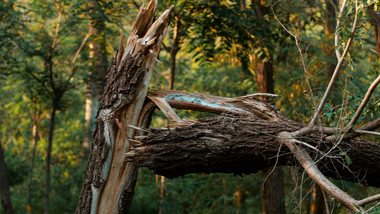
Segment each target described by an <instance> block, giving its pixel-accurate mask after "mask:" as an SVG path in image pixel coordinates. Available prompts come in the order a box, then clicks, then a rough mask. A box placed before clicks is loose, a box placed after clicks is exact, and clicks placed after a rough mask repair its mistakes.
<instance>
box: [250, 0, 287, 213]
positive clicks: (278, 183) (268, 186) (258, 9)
mask: <svg viewBox="0 0 380 214" xmlns="http://www.w3.org/2000/svg"><path fill="white" fill-rule="evenodd" d="M253 4H254V6H253V7H254V9H255V13H256V17H257V18H258V19H260V20H261V22H262V23H267V24H268V25H269V23H268V21H267V20H265V15H266V14H268V13H269V11H270V10H269V8H267V7H265V1H257V0H256V1H254V2H253ZM268 31H269V29H268ZM251 58H252V62H251V63H252V64H253V65H254V72H255V81H256V84H257V89H258V92H259V93H272V94H273V93H274V80H273V74H274V70H273V64H272V53H270V56H267V58H268V59H267V60H266V61H262V60H259V57H258V56H256V55H254V54H253V55H252V57H251ZM264 99H265V98H264ZM283 174H284V173H283V170H282V168H280V167H276V168H275V169H274V170H273V172H272V173H271V174H269V175H268V179H267V180H266V181H265V184H264V193H265V194H264V195H265V196H266V201H267V203H266V205H267V207H266V208H263V209H265V210H266V212H267V213H268V214H281V213H286V211H285V193H284V181H283V177H284V176H283ZM265 177H266V175H265ZM273 188H274V189H273Z"/></svg>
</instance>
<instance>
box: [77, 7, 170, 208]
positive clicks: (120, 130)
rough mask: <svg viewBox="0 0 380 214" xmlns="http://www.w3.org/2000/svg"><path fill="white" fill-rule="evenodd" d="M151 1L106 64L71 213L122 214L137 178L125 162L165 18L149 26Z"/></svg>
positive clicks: (141, 10)
mask: <svg viewBox="0 0 380 214" xmlns="http://www.w3.org/2000/svg"><path fill="white" fill-rule="evenodd" d="M156 7H157V2H156V1H151V2H150V3H149V5H148V6H147V7H144V6H143V7H142V8H141V9H140V12H139V14H138V17H137V20H136V23H135V25H134V28H133V29H132V32H131V34H130V37H129V39H128V41H127V46H126V48H125V49H124V48H123V40H121V42H120V43H121V44H120V48H119V52H118V54H117V55H116V58H114V59H113V60H112V62H111V65H110V67H109V70H108V74H107V84H106V87H105V89H104V93H103V96H102V98H101V100H100V103H99V111H98V115H97V121H96V128H95V130H94V134H93V138H94V141H93V143H92V144H91V152H90V157H89V161H88V165H87V170H86V175H85V179H84V182H83V186H82V191H81V195H80V198H79V201H78V206H77V209H76V213H81V214H82V213H126V212H127V211H128V208H129V205H130V203H131V199H132V195H133V188H134V185H135V183H136V178H137V167H136V166H133V165H132V164H130V163H127V162H125V161H124V159H125V152H127V151H129V148H130V145H133V142H132V141H130V139H132V138H133V137H134V135H135V130H134V129H131V128H130V126H129V125H133V126H137V125H140V124H139V123H138V121H139V115H140V112H141V110H142V109H143V104H144V100H145V96H146V93H147V87H148V84H149V82H150V77H151V75H152V71H153V67H154V64H155V62H156V59H157V57H158V53H159V51H160V45H161V43H162V40H163V38H164V37H165V34H166V28H167V25H168V23H169V19H170V17H169V13H170V11H171V9H172V8H170V9H168V10H167V11H165V12H164V13H163V14H162V15H161V17H160V18H159V19H158V20H157V21H155V22H154V12H155V10H156Z"/></svg>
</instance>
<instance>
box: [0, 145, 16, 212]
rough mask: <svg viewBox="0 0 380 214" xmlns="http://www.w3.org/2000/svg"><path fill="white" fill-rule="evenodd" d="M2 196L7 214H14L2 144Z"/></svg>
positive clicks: (0, 173) (0, 147)
mask: <svg viewBox="0 0 380 214" xmlns="http://www.w3.org/2000/svg"><path fill="white" fill-rule="evenodd" d="M0 196H1V205H2V206H3V209H4V213H5V214H13V213H14V211H13V206H12V201H11V192H10V191H9V182H8V173H7V167H6V164H5V157H4V150H3V146H2V145H1V142H0Z"/></svg>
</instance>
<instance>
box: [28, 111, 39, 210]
mask: <svg viewBox="0 0 380 214" xmlns="http://www.w3.org/2000/svg"><path fill="white" fill-rule="evenodd" d="M38 127H39V115H38V113H37V115H35V116H34V119H33V131H32V136H33V149H32V159H31V161H30V168H29V178H28V200H27V203H28V204H27V206H26V211H27V213H32V186H33V170H34V160H35V157H36V148H37V144H38Z"/></svg>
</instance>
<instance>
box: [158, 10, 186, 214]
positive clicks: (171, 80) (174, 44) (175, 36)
mask: <svg viewBox="0 0 380 214" xmlns="http://www.w3.org/2000/svg"><path fill="white" fill-rule="evenodd" d="M180 27H181V25H180V22H179V17H178V16H174V28H173V41H172V46H171V48H170V77H169V90H173V89H174V81H175V70H176V62H177V53H178V50H179V49H180V47H179V37H178V34H179V30H180ZM167 125H168V124H167ZM165 191H166V178H165V177H164V176H161V193H160V208H159V210H158V213H159V214H164V213H165Z"/></svg>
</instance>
